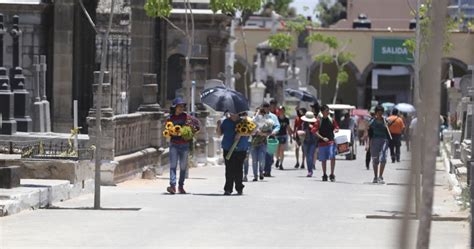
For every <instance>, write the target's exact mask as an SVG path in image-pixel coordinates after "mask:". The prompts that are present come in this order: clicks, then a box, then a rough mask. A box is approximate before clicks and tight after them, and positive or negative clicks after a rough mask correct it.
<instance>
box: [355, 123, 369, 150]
mask: <svg viewBox="0 0 474 249" xmlns="http://www.w3.org/2000/svg"><path fill="white" fill-rule="evenodd" d="M368 129H369V121H368V120H367V119H366V118H365V117H363V116H359V119H358V120H357V137H358V138H359V145H361V146H365V143H366V142H367V130H368Z"/></svg>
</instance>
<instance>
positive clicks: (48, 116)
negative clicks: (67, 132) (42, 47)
mask: <svg viewBox="0 0 474 249" xmlns="http://www.w3.org/2000/svg"><path fill="white" fill-rule="evenodd" d="M46 71H47V65H46V55H41V56H40V88H41V89H43V96H42V97H41V102H42V103H43V109H44V111H43V114H44V117H43V119H44V129H45V132H51V112H50V104H49V101H48V99H47V97H46Z"/></svg>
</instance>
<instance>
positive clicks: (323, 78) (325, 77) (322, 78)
mask: <svg viewBox="0 0 474 249" xmlns="http://www.w3.org/2000/svg"><path fill="white" fill-rule="evenodd" d="M330 79H331V78H330V77H329V75H328V74H327V73H322V74H320V75H319V83H321V85H327V84H329V80H330Z"/></svg>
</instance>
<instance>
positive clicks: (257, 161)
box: [251, 144, 267, 177]
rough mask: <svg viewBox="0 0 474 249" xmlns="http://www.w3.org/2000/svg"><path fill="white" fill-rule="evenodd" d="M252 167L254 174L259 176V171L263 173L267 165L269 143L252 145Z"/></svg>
mask: <svg viewBox="0 0 474 249" xmlns="http://www.w3.org/2000/svg"><path fill="white" fill-rule="evenodd" d="M251 152H252V168H253V176H254V177H257V176H258V173H259V172H260V174H263V170H264V167H265V156H266V154H267V145H266V144H262V145H258V146H255V147H252V149H251Z"/></svg>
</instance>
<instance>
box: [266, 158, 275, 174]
mask: <svg viewBox="0 0 474 249" xmlns="http://www.w3.org/2000/svg"><path fill="white" fill-rule="evenodd" d="M272 164H273V154H270V153H265V170H264V171H265V173H266V174H270V173H271V172H272Z"/></svg>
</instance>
